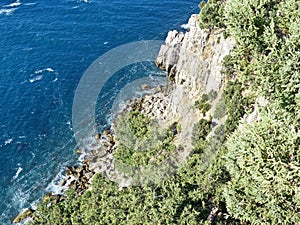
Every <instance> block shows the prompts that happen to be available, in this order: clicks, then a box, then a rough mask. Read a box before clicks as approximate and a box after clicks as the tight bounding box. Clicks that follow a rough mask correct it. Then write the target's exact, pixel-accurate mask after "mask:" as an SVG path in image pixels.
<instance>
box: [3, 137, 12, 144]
mask: <svg viewBox="0 0 300 225" xmlns="http://www.w3.org/2000/svg"><path fill="white" fill-rule="evenodd" d="M12 142H13V139H12V138H9V139H7V140H6V141H5V142H4V145H8V144H10V143H12Z"/></svg>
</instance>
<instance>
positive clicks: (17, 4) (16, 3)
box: [3, 0, 21, 8]
mask: <svg viewBox="0 0 300 225" xmlns="http://www.w3.org/2000/svg"><path fill="white" fill-rule="evenodd" d="M20 5H21V2H20V0H17V1H15V2H14V3H11V4H9V5H5V6H3V7H5V8H9V7H12V8H13V7H18V6H20Z"/></svg>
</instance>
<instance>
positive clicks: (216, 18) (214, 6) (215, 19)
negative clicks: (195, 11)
mask: <svg viewBox="0 0 300 225" xmlns="http://www.w3.org/2000/svg"><path fill="white" fill-rule="evenodd" d="M199 7H200V10H201V11H200V21H199V24H200V27H201V28H204V29H210V28H221V27H225V25H224V21H223V18H224V16H223V14H224V1H222V0H212V1H209V3H206V1H204V0H202V1H201V3H200V4H199Z"/></svg>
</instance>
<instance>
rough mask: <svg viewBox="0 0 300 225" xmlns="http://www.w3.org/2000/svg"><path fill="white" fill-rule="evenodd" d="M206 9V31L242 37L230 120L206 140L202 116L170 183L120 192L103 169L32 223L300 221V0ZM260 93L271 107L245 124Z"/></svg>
mask: <svg viewBox="0 0 300 225" xmlns="http://www.w3.org/2000/svg"><path fill="white" fill-rule="evenodd" d="M201 8H202V11H201V14H200V25H201V26H202V27H203V28H210V29H214V28H224V29H225V30H226V33H227V35H230V36H232V37H233V38H234V39H235V40H236V43H237V45H236V47H235V49H234V50H233V52H232V53H231V55H230V56H228V57H226V59H225V60H224V66H225V70H224V74H225V75H226V78H227V83H226V86H225V89H224V91H223V101H224V102H223V103H222V104H223V106H224V105H225V106H226V117H225V118H226V122H225V124H224V125H222V126H219V127H217V129H215V130H214V133H213V134H212V135H210V136H208V133H209V131H208V130H209V129H210V128H211V126H212V123H211V121H210V120H204V119H202V120H200V121H199V123H198V124H197V125H196V126H195V127H194V129H193V133H194V137H193V144H194V146H195V151H194V153H193V155H191V157H190V159H189V160H188V161H187V162H186V164H185V165H184V166H183V167H182V168H181V169H180V170H179V171H178V172H177V174H175V175H173V176H171V177H170V178H169V179H167V180H164V181H161V182H160V183H159V184H156V185H152V186H146V187H130V188H123V189H119V188H118V186H117V184H115V183H113V182H111V181H109V180H107V179H106V178H104V177H103V176H101V175H98V176H97V177H96V178H95V179H94V183H93V189H92V190H90V191H87V192H86V193H85V194H84V195H82V196H80V197H78V198H73V196H74V195H73V193H72V190H70V191H69V194H68V200H66V201H63V202H60V203H58V204H56V205H51V206H50V207H47V204H46V203H44V204H42V205H41V206H40V207H39V208H38V210H37V211H36V213H35V221H34V222H33V223H34V224H299V223H300V215H299V212H300V187H299V184H300V180H299V171H300V155H299V154H300V149H299V144H300V139H299V118H300V116H299V113H298V112H299V109H300V95H299V87H300V82H299V81H300V80H299V79H300V77H299V66H300V62H299V60H300V59H299V58H300V52H299V51H300V16H299V14H300V3H299V2H298V1H296V0H286V1H279V0H212V1H209V3H201ZM246 93H248V94H246ZM249 93H250V94H249ZM257 96H263V97H264V98H265V99H267V100H268V105H267V106H266V107H265V108H260V112H259V117H258V121H257V122H256V121H253V122H252V123H251V124H245V123H244V124H243V123H242V124H241V122H240V119H241V118H242V117H243V116H244V115H245V114H247V113H249V112H251V110H252V107H251V106H252V105H253V99H254V100H255V97H257ZM200 103H201V101H200V102H199V104H200ZM204 103H205V102H204ZM200 105H201V104H200ZM221 108H222V105H221V106H220V107H219V111H221ZM215 114H216V115H217V116H218V117H220V118H222V117H224V115H222V113H221V112H218V113H215ZM136 116H137V117H138V119H137V120H135V121H140V123H143V121H144V122H145V120H147V119H146V118H143V117H139V115H136ZM132 127H136V126H135V125H134V126H132ZM146 127H147V126H146ZM136 130H137V131H138V136H139V135H140V134H141V135H140V136H139V137H141V138H144V137H146V138H147V137H149V136H147V135H148V134H149V132H148V130H147V129H146V130H139V127H138V126H137V127H136ZM119 157H120V159H121V158H122V157H121V155H119ZM124 160H125V158H124Z"/></svg>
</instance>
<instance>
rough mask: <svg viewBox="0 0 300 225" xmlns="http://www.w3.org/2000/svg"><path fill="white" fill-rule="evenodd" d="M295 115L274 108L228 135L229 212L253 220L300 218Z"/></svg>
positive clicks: (299, 160)
mask: <svg viewBox="0 0 300 225" xmlns="http://www.w3.org/2000/svg"><path fill="white" fill-rule="evenodd" d="M291 121H293V118H290V116H289V115H288V114H286V113H282V109H279V110H276V109H274V108H270V109H269V112H265V113H261V120H260V121H259V122H257V123H254V124H251V125H246V124H245V125H244V126H243V128H240V129H239V130H237V131H236V132H235V133H234V134H233V135H232V136H231V137H230V138H229V140H228V142H227V144H226V145H227V147H228V153H227V154H226V167H227V168H228V171H229V173H230V177H231V180H230V182H229V183H228V184H227V185H226V188H225V198H226V203H227V208H228V209H229V212H230V213H232V215H234V217H235V218H240V219H241V220H242V221H248V222H250V223H251V224H295V223H297V222H299V221H300V215H299V211H300V201H299V200H300V199H299V197H300V190H299V187H298V184H299V182H300V177H299V171H300V151H299V150H300V149H299V146H300V134H299V131H298V130H297V129H296V127H295V126H293V125H292V124H291Z"/></svg>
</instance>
